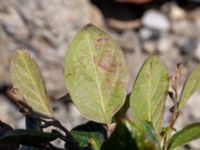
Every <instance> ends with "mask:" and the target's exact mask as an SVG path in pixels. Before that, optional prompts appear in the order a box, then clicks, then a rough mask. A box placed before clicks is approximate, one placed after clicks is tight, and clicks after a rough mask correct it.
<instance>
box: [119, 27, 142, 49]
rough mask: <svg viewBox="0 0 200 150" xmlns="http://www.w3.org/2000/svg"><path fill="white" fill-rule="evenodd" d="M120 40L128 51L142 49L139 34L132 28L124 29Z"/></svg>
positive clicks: (121, 44)
mask: <svg viewBox="0 0 200 150" xmlns="http://www.w3.org/2000/svg"><path fill="white" fill-rule="evenodd" d="M118 41H119V42H118V43H119V45H120V46H121V47H122V49H123V50H124V51H126V52H130V53H131V52H136V51H137V52H138V51H141V47H140V42H139V39H138V36H137V34H136V33H135V32H134V31H132V30H127V31H124V32H123V33H122V35H121V37H120V38H119V40H118Z"/></svg>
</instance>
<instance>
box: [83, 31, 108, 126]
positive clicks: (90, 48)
mask: <svg viewBox="0 0 200 150" xmlns="http://www.w3.org/2000/svg"><path fill="white" fill-rule="evenodd" d="M86 39H87V42H88V47H89V51H90V57H91V62H92V67H93V71H94V74H95V79H96V84H97V89H98V93H99V98H100V101H101V108H102V111H103V116H104V119H105V122H106V124H107V125H109V120H108V118H107V116H106V111H105V104H104V101H103V95H102V91H101V87H100V83H99V78H98V74H97V69H96V66H95V64H94V63H93V51H92V47H91V44H90V36H89V34H87V35H86Z"/></svg>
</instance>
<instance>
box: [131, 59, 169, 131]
mask: <svg viewBox="0 0 200 150" xmlns="http://www.w3.org/2000/svg"><path fill="white" fill-rule="evenodd" d="M168 87H169V79H168V74H167V71H166V69H165V67H164V66H163V64H162V63H161V62H160V60H159V58H158V57H157V56H155V55H153V56H150V57H149V58H148V59H147V60H146V61H145V62H144V64H143V66H142V67H141V69H140V71H139V73H138V75H137V78H136V81H135V84H134V86H133V90H132V94H131V97H130V106H131V111H132V115H133V117H134V120H135V123H136V125H138V126H142V124H143V122H144V121H149V122H152V123H153V126H154V128H155V129H156V133H157V134H159V133H160V131H161V129H162V122H163V116H164V106H165V99H166V96H167V91H168Z"/></svg>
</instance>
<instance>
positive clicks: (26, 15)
mask: <svg viewBox="0 0 200 150" xmlns="http://www.w3.org/2000/svg"><path fill="white" fill-rule="evenodd" d="M199 6H200V0H0V120H2V121H3V122H6V123H8V124H10V125H11V126H12V127H14V128H23V127H24V126H25V125H24V117H23V116H22V115H21V114H20V113H19V112H18V110H17V109H16V108H15V107H14V106H13V105H12V104H11V103H10V102H9V100H8V99H7V95H6V90H7V89H8V88H9V87H10V86H11V80H10V72H9V65H10V59H11V57H12V55H13V53H14V52H15V51H16V50H17V49H19V48H23V49H26V50H28V51H29V52H30V53H31V54H32V56H33V57H34V58H35V59H36V60H37V63H38V64H39V66H40V68H41V70H42V74H43V76H44V78H45V81H46V86H47V91H48V94H49V95H50V98H51V101H52V103H53V110H54V113H55V117H56V118H58V119H59V120H60V121H61V123H63V124H64V125H65V126H66V127H67V128H68V129H71V128H72V127H74V126H75V125H78V124H80V123H82V122H86V121H87V120H86V119H85V118H83V117H82V116H81V115H80V113H79V112H78V110H77V109H76V108H75V107H74V106H73V104H72V103H70V102H68V100H66V99H65V100H63V101H62V100H59V101H58V100H57V99H59V98H60V97H62V96H63V95H65V94H66V93H67V91H66V88H65V87H64V75H63V74H64V71H63V68H64V67H63V65H64V57H65V53H66V51H67V48H68V46H69V44H70V42H71V41H72V39H73V37H74V36H75V34H76V33H77V32H78V31H79V30H80V29H81V28H82V27H83V26H84V25H86V24H88V23H93V24H94V25H96V26H98V27H99V28H102V29H103V30H105V31H106V32H107V33H109V34H111V35H112V36H113V38H114V39H115V40H116V41H117V42H118V43H119V44H120V46H121V48H122V50H123V52H124V56H125V58H126V61H127V65H128V68H129V73H130V75H131V81H130V86H129V89H130V90H131V88H132V85H133V83H134V80H135V76H136V74H137V73H138V70H139V68H140V67H141V65H142V63H143V62H144V60H145V59H146V58H147V56H149V55H150V54H152V53H157V54H158V55H159V56H160V58H161V60H162V62H163V63H164V64H165V66H166V67H167V69H168V71H169V74H170V75H173V74H174V71H175V68H176V64H177V63H178V62H183V64H184V67H185V69H184V71H183V75H182V78H181V81H184V80H185V78H186V75H187V74H188V73H189V72H190V70H191V69H192V68H193V67H194V66H195V65H197V64H198V63H199V62H200V7H199ZM182 83H183V82H180V85H179V92H180V90H181V87H182V85H183V84H182ZM171 107H172V103H170V101H168V103H167V107H166V112H168V113H167V114H168V115H166V117H165V124H166V125H167V121H168V119H169V115H170V113H169V108H171ZM192 122H200V92H196V93H195V94H194V95H193V96H192V97H191V100H190V101H189V102H188V104H187V105H186V106H185V107H184V109H183V111H182V113H181V115H180V117H179V119H178V122H177V123H176V125H175V128H176V129H177V130H179V129H181V128H183V127H184V126H185V125H188V124H190V123H192ZM188 148H190V149H200V141H195V142H192V143H191V144H190V145H189V147H188Z"/></svg>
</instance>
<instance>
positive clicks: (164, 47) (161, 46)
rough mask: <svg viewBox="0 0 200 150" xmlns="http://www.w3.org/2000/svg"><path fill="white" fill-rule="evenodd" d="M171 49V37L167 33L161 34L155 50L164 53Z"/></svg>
mask: <svg viewBox="0 0 200 150" xmlns="http://www.w3.org/2000/svg"><path fill="white" fill-rule="evenodd" d="M172 49H173V39H172V37H169V36H167V35H164V36H162V37H161V38H160V39H159V40H158V45H157V50H158V52H160V53H161V54H166V53H167V52H169V51H171V50H172Z"/></svg>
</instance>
